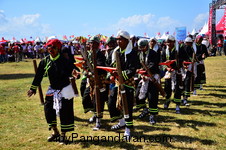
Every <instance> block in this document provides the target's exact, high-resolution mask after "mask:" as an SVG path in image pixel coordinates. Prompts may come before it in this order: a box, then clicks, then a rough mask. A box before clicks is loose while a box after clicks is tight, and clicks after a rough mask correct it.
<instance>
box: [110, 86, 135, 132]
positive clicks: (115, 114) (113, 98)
mask: <svg viewBox="0 0 226 150" xmlns="http://www.w3.org/2000/svg"><path fill="white" fill-rule="evenodd" d="M125 91H126V97H127V103H128V110H129V118H125V122H126V127H128V128H133V116H132V114H133V100H134V89H133V88H130V87H127V86H125ZM117 96H118V87H114V88H113V89H112V90H111V93H110V96H109V100H108V109H109V113H110V117H111V121H112V122H114V121H116V120H118V119H121V118H122V117H123V113H122V111H121V110H119V109H117V108H116V102H117Z"/></svg>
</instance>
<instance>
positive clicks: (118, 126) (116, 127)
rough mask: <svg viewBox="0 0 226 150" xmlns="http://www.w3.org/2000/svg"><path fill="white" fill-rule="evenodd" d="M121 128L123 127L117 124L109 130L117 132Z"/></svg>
mask: <svg viewBox="0 0 226 150" xmlns="http://www.w3.org/2000/svg"><path fill="white" fill-rule="evenodd" d="M123 127H125V126H120V125H119V124H116V125H113V126H112V127H111V130H118V129H121V128H123Z"/></svg>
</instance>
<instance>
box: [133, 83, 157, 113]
mask: <svg viewBox="0 0 226 150" xmlns="http://www.w3.org/2000/svg"><path fill="white" fill-rule="evenodd" d="M141 86H142V84H141V83H140V84H139V85H138V87H137V89H136V95H135V98H136V104H137V108H139V107H141V108H145V107H146V103H145V100H146V98H148V105H149V113H150V114H152V115H156V114H158V99H159V94H158V90H157V88H156V86H155V85H154V84H153V82H151V81H150V82H149V84H148V92H147V94H146V96H145V98H143V99H139V93H140V88H141Z"/></svg>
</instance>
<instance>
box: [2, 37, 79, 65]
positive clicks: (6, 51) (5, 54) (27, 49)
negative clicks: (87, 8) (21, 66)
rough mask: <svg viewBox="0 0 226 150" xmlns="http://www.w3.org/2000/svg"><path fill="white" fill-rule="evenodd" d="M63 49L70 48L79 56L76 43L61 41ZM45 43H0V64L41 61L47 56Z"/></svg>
mask: <svg viewBox="0 0 226 150" xmlns="http://www.w3.org/2000/svg"><path fill="white" fill-rule="evenodd" d="M62 43H63V44H64V46H65V47H70V48H71V49H72V52H74V54H79V49H80V48H81V45H80V43H79V42H77V41H62ZM45 44H46V42H35V41H28V42H2V43H0V63H5V62H19V61H23V60H26V59H35V58H36V59H42V58H44V57H46V56H47V55H49V53H48V52H47V48H46V47H45Z"/></svg>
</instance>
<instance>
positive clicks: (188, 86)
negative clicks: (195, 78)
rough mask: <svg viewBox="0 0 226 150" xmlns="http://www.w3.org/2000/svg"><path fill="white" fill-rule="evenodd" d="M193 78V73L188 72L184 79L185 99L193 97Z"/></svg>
mask: <svg viewBox="0 0 226 150" xmlns="http://www.w3.org/2000/svg"><path fill="white" fill-rule="evenodd" d="M191 77H192V72H190V71H187V72H186V77H185V79H184V96H185V97H190V95H191V79H192V78H191Z"/></svg>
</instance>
